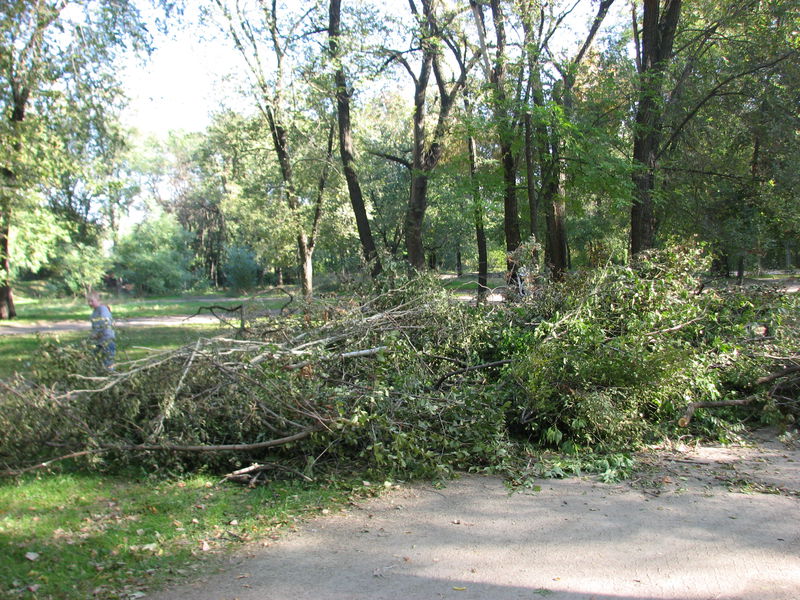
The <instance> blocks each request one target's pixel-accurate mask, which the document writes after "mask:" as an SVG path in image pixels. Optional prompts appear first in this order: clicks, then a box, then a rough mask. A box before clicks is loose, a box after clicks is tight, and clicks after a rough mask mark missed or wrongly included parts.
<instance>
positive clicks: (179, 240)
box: [0, 0, 800, 318]
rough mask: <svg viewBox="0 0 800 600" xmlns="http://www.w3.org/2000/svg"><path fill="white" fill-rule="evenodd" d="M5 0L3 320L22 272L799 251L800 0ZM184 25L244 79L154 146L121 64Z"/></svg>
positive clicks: (267, 279) (733, 265) (741, 261)
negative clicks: (125, 118) (206, 119)
mask: <svg viewBox="0 0 800 600" xmlns="http://www.w3.org/2000/svg"><path fill="white" fill-rule="evenodd" d="M2 5H3V6H2V9H3V10H2V32H3V37H2V44H3V49H2V59H1V60H2V63H0V67H1V68H2V100H0V101H2V103H3V121H2V125H1V127H2V131H1V133H2V135H1V136H0V143H2V148H3V151H2V161H3V164H2V191H1V193H0V259H1V260H2V263H3V271H2V285H0V317H2V318H8V317H9V316H13V315H14V313H15V307H14V304H13V285H14V282H15V281H24V280H29V279H45V280H46V281H47V282H48V285H49V286H51V288H52V290H53V291H59V292H69V293H73V294H75V293H80V292H81V291H82V290H84V289H85V288H86V287H87V286H95V287H97V286H99V285H101V283H102V282H103V280H104V279H105V281H106V283H114V284H117V285H126V286H127V288H128V289H132V290H135V291H136V292H140V293H153V292H158V293H162V292H167V291H172V290H185V289H189V288H193V289H203V288H208V287H216V286H223V285H226V286H231V287H235V288H237V289H246V288H250V287H253V286H255V285H257V284H259V283H260V284H264V283H275V284H279V283H282V282H283V281H287V280H293V281H295V282H297V283H299V284H300V285H301V286H302V289H303V293H304V294H305V295H306V296H308V297H310V296H311V295H312V293H313V286H314V279H313V276H314V274H317V275H328V276H332V277H330V278H329V280H331V279H335V278H336V277H337V276H338V277H339V278H341V277H345V278H347V277H349V276H351V275H352V274H354V273H358V272H361V271H363V265H364V264H365V263H369V265H370V267H371V271H372V273H373V274H375V273H377V272H379V271H380V270H381V268H382V265H383V264H384V263H386V262H387V261H389V262H391V261H392V260H395V259H397V260H406V261H407V262H408V263H410V264H411V265H412V266H413V267H415V268H417V269H425V268H432V269H443V270H449V271H458V272H459V273H461V272H462V271H463V270H468V271H477V272H478V273H479V277H480V282H481V284H482V285H485V282H486V279H485V277H486V273H487V272H489V271H506V272H508V273H510V274H511V275H512V276H513V275H514V274H515V272H516V269H517V267H519V266H521V265H522V266H525V267H526V268H527V270H528V272H536V273H539V272H541V273H543V274H547V275H549V276H552V277H554V278H556V279H558V278H560V277H561V276H562V274H563V273H565V272H566V271H568V270H569V269H573V268H576V267H579V266H598V265H604V264H606V263H607V262H609V261H611V262H615V263H624V262H625V261H626V260H628V258H629V256H630V255H631V254H632V253H633V254H635V253H637V252H639V251H641V250H644V249H648V248H652V247H656V246H660V245H663V244H664V243H665V242H666V241H668V240H673V241H675V240H681V241H686V240H688V239H696V240H700V241H702V242H704V243H705V244H706V246H707V248H708V249H709V251H710V252H711V253H712V254H713V256H714V267H715V269H716V270H717V271H718V272H719V273H721V274H729V273H730V271H731V270H737V271H739V273H740V274H741V273H743V272H744V270H745V269H763V268H790V269H791V268H793V266H794V264H795V263H796V261H797V252H798V245H797V240H798V229H799V228H800V217H799V216H798V215H800V211H798V210H797V197H798V174H797V169H796V164H797V161H796V158H797V156H798V149H799V148H800V146H799V139H798V132H799V131H800V128H799V127H798V118H799V116H798V111H797V106H798V90H799V89H800V86H798V77H799V76H800V72H799V71H798V61H797V51H798V22H799V21H798V6H797V3H796V2H795V1H791V0H773V1H752V0H748V1H740V2H715V1H705V0H704V1H698V2H691V3H681V2H680V1H677V0H671V1H667V2H655V1H651V0H648V1H646V2H643V3H642V2H628V1H623V0H617V1H616V2H615V1H613V0H603V1H602V2H597V1H578V2H574V1H573V2H549V3H542V2H537V1H534V0H515V1H511V2H503V1H500V0H492V1H491V2H475V1H473V2H466V1H465V2H437V1H434V0H425V1H417V2H414V1H412V2H409V3H408V4H407V5H406V4H405V3H402V5H401V4H397V5H392V6H391V7H387V6H385V3H384V4H381V3H374V2H367V1H360V2H345V3H343V5H340V2H338V1H336V0H333V1H331V2H312V3H303V5H302V6H299V5H297V4H296V3H282V2H277V1H271V2H267V1H262V2H243V1H241V0H240V1H237V2H234V1H232V0H231V1H224V0H215V1H214V2H208V3H204V4H203V5H201V6H200V7H199V8H198V6H195V5H191V6H181V5H178V4H176V3H174V2H159V3H154V5H147V4H146V3H143V2H142V3H134V2H101V1H91V2H68V1H58V2H43V1H41V2H40V1H37V2H23V3H18V2H3V3H2ZM190 17H191V20H192V21H193V23H192V26H193V27H195V28H196V32H197V35H198V36H199V37H203V38H204V39H207V43H208V44H214V45H220V46H219V47H220V48H223V47H224V48H226V52H228V53H230V50H232V51H233V53H234V55H235V56H237V57H238V59H239V62H238V64H237V66H236V70H235V71H233V72H231V73H230V78H229V81H228V82H227V86H228V87H226V88H223V89H221V90H220V102H219V110H218V111H216V112H215V113H214V114H213V117H212V120H211V123H210V124H209V125H208V126H207V128H206V129H205V130H203V131H197V132H190V133H186V132H181V131H171V132H169V133H168V134H167V135H165V136H163V137H160V138H156V137H153V136H150V137H142V136H141V135H138V134H137V132H136V131H135V130H131V129H126V128H125V127H123V126H122V125H121V121H120V114H121V111H122V109H123V107H124V106H125V102H126V99H125V97H124V95H123V93H122V89H123V88H122V86H121V83H122V82H120V81H119V77H118V76H119V74H121V73H124V71H123V70H122V69H121V64H122V62H123V61H125V60H130V55H131V53H136V52H138V53H141V54H143V55H144V54H146V53H147V51H148V49H150V48H151V46H150V44H151V41H152V35H151V33H150V32H151V31H155V28H170V27H181V26H182V23H184V21H186V20H189V18H190ZM221 52H222V51H221ZM176 77H180V74H179V73H176ZM233 107H238V108H233Z"/></svg>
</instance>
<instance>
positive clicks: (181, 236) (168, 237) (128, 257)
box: [113, 215, 192, 294]
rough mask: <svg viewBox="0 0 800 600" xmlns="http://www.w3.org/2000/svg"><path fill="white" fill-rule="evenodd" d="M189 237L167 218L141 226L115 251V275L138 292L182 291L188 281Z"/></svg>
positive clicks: (141, 224) (189, 275) (163, 217)
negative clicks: (130, 284)
mask: <svg viewBox="0 0 800 600" xmlns="http://www.w3.org/2000/svg"><path fill="white" fill-rule="evenodd" d="M190 238H191V236H190V234H189V233H188V232H186V231H185V230H184V229H183V228H182V227H181V226H180V225H178V223H177V222H176V221H175V219H174V218H173V217H171V216H169V215H162V216H161V217H159V218H158V219H152V220H148V221H145V222H143V223H140V224H139V225H137V226H136V228H135V229H134V231H133V232H132V233H130V234H128V235H126V236H125V237H123V238H122V239H121V240H120V241H119V244H117V246H116V248H115V249H114V256H113V259H114V263H115V268H114V272H115V274H116V275H117V276H119V277H121V278H122V279H124V280H125V281H127V282H129V283H132V284H133V285H134V286H135V287H136V289H137V291H139V292H140V293H153V294H162V293H166V292H175V291H179V290H182V289H185V288H186V286H187V285H188V284H189V282H190V281H191V274H190V273H189V265H190V263H191V260H192V256H191V254H190V252H189V251H188V246H189V240H190Z"/></svg>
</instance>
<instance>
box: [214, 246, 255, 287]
mask: <svg viewBox="0 0 800 600" xmlns="http://www.w3.org/2000/svg"><path fill="white" fill-rule="evenodd" d="M258 271H259V266H258V263H257V262H256V258H255V254H254V253H253V251H252V250H250V249H249V248H243V247H241V246H233V247H231V248H228V250H227V251H226V253H225V264H224V265H223V267H222V272H223V273H224V275H225V283H226V284H227V285H228V286H229V287H231V288H233V290H234V291H236V292H237V293H238V292H243V291H248V290H251V289H253V288H254V287H255V286H256V284H257V283H258Z"/></svg>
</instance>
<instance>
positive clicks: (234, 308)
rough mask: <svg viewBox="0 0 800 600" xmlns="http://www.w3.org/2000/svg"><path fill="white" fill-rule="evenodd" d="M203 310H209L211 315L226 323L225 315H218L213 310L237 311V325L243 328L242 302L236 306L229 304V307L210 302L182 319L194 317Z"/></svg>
mask: <svg viewBox="0 0 800 600" xmlns="http://www.w3.org/2000/svg"><path fill="white" fill-rule="evenodd" d="M204 310H207V311H208V312H210V313H211V314H212V315H214V316H215V317H217V319H219V320H220V321H222V322H223V323H227V322H228V319H226V318H225V317H221V316H219V315H218V314H217V313H215V312H214V311H215V310H224V311H225V312H229V313H233V312H238V313H239V327H240V329H244V304H240V305H238V306H231V307H228V306H222V305H220V304H212V305H211V306H201V307H200V308H198V309H197V312H196V313H194V314H193V315H191V316H188V317H186V319H184V320H187V319H191V318H192V317H196V316H198V315H199V314H200V313H201V312H203V311H204Z"/></svg>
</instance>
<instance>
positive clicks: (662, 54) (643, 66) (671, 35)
mask: <svg viewBox="0 0 800 600" xmlns="http://www.w3.org/2000/svg"><path fill="white" fill-rule="evenodd" d="M680 11H681V0H664V7H663V12H662V11H661V1H660V0H644V10H643V13H642V14H643V16H642V32H641V38H639V37H636V38H635V39H636V41H637V46H636V48H637V60H636V64H637V67H638V70H639V101H638V103H637V106H636V124H635V126H634V129H633V161H634V165H635V169H634V172H633V184H634V199H633V205H632V206H631V254H637V253H638V252H640V251H642V250H646V249H648V248H652V247H653V243H654V237H655V213H654V211H653V197H652V194H653V188H654V177H655V170H656V157H657V153H658V151H659V144H660V137H661V122H660V121H661V111H662V106H663V103H662V100H661V95H662V93H663V87H664V73H665V71H666V68H667V66H668V62H669V60H670V58H671V56H672V46H673V42H674V41H675V32H676V30H677V28H678V21H679V19H680ZM635 23H636V21H635V19H634V26H635Z"/></svg>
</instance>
